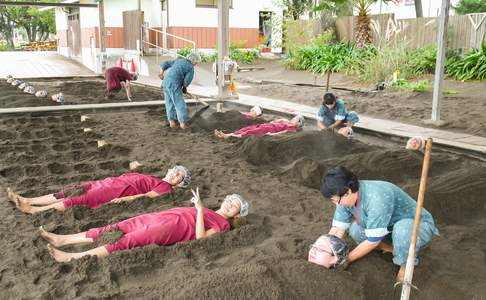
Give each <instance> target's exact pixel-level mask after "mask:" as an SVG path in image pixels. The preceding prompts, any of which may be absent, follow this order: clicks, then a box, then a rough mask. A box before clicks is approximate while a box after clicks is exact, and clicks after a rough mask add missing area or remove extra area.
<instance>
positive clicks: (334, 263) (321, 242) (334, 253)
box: [307, 234, 349, 269]
mask: <svg viewBox="0 0 486 300" xmlns="http://www.w3.org/2000/svg"><path fill="white" fill-rule="evenodd" d="M348 253H349V248H348V245H347V244H346V242H345V241H344V240H343V239H340V238H338V237H337V236H334V235H331V234H325V235H321V236H320V237H319V238H318V239H317V240H316V242H315V243H314V244H312V245H311V246H310V249H309V256H308V258H307V260H308V261H309V262H311V263H314V264H317V265H320V266H323V267H325V268H327V269H334V268H339V267H340V266H342V265H344V264H345V263H346V257H347V256H348Z"/></svg>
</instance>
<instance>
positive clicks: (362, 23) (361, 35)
mask: <svg viewBox="0 0 486 300" xmlns="http://www.w3.org/2000/svg"><path fill="white" fill-rule="evenodd" d="M368 44H371V30H370V17H369V16H358V23H357V25H356V47H358V48H363V47H365V46H366V45H368Z"/></svg>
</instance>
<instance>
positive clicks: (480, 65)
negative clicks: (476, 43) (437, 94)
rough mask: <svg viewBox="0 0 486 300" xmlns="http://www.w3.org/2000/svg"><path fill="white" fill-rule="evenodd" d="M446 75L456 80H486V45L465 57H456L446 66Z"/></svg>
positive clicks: (471, 51) (450, 59) (473, 50)
mask: <svg viewBox="0 0 486 300" xmlns="http://www.w3.org/2000/svg"><path fill="white" fill-rule="evenodd" d="M446 74H447V75H448V76H450V77H452V78H454V79H456V80H462V81H464V80H484V79H486V43H484V44H483V45H482V47H481V49H479V50H478V49H472V50H470V51H469V52H468V53H466V54H464V55H463V56H460V55H455V56H454V57H451V58H449V61H448V63H447V64H446Z"/></svg>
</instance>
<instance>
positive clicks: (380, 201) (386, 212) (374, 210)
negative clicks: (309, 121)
mask: <svg viewBox="0 0 486 300" xmlns="http://www.w3.org/2000/svg"><path fill="white" fill-rule="evenodd" d="M321 193H322V195H323V196H324V197H326V198H328V199H329V200H331V201H332V202H333V203H334V204H336V210H335V212H334V218H333V221H332V228H331V230H330V231H329V234H332V235H335V236H337V237H339V238H343V236H344V234H345V232H346V230H349V234H350V236H351V237H352V239H353V240H354V241H355V242H356V243H357V244H358V246H357V247H356V248H354V249H353V250H352V251H351V252H350V253H349V255H348V256H347V259H346V261H347V263H353V262H355V261H357V260H359V259H360V258H362V257H364V256H366V255H368V253H370V252H371V251H372V250H382V251H387V252H392V253H393V262H394V263H395V264H396V265H398V266H399V267H400V269H399V271H398V274H397V278H396V279H397V282H403V278H404V275H405V265H406V262H407V257H408V249H409V247H410V243H411V239H412V230H413V224H414V219H415V209H416V206H417V202H415V200H414V199H412V197H410V196H409V195H408V194H407V193H405V192H404V191H403V190H402V189H400V188H399V187H397V186H396V185H394V184H392V183H390V182H386V181H375V180H358V177H357V176H356V175H355V174H353V173H352V172H351V171H349V170H347V169H346V168H344V167H337V168H335V169H332V170H330V171H329V172H328V173H327V174H326V175H325V176H324V178H323V180H322V185H321ZM438 234H439V232H438V230H437V228H436V226H435V223H434V218H433V217H432V215H431V214H430V213H429V212H428V211H427V210H426V209H423V210H422V218H421V219H420V232H419V235H418V239H417V251H418V250H419V249H420V248H422V247H423V246H424V245H425V244H427V243H428V242H429V241H430V240H431V238H432V237H433V236H434V235H438ZM416 263H418V259H417V260H416Z"/></svg>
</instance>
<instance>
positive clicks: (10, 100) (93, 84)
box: [0, 78, 164, 108]
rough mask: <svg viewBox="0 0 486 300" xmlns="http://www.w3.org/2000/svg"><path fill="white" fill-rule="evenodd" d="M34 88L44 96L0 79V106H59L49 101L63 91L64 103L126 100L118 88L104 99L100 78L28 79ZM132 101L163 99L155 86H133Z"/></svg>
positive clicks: (103, 85) (102, 81)
mask: <svg viewBox="0 0 486 300" xmlns="http://www.w3.org/2000/svg"><path fill="white" fill-rule="evenodd" d="M27 82H29V83H31V84H32V85H33V86H34V87H35V89H36V90H46V91H47V92H48V96H47V97H46V98H37V97H35V96H34V95H30V94H26V93H24V92H23V91H21V90H19V89H18V88H17V87H15V86H12V85H11V84H9V83H7V82H5V80H0V89H1V90H2V94H1V95H0V108H10V107H30V106H49V105H61V104H60V103H56V102H53V101H51V96H52V95H54V94H57V93H60V92H62V93H63V94H64V98H65V104H91V103H109V102H126V101H128V100H127V98H126V97H127V96H126V93H125V90H123V89H122V90H121V91H120V92H118V93H117V94H116V96H115V98H113V99H110V100H105V99H104V91H105V89H106V85H105V82H104V80H103V79H101V78H93V79H76V78H73V79H64V80H62V81H60V80H59V79H35V80H27ZM132 95H133V97H132V100H133V101H152V100H162V99H163V98H164V97H163V94H162V91H161V90H160V89H159V90H157V89H156V88H153V89H151V88H145V87H141V86H137V85H132Z"/></svg>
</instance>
